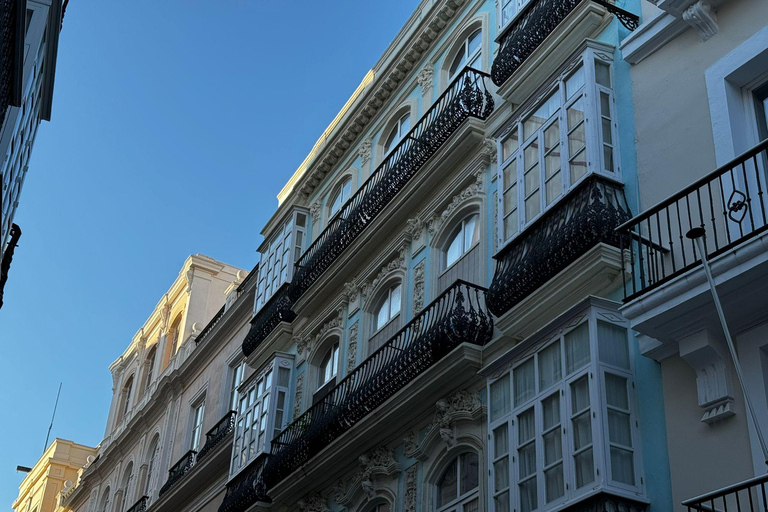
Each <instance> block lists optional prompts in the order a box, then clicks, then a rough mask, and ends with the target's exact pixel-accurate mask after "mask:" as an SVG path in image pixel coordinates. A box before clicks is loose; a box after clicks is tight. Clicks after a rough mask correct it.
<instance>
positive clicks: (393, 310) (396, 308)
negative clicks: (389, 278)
mask: <svg viewBox="0 0 768 512" xmlns="http://www.w3.org/2000/svg"><path fill="white" fill-rule="evenodd" d="M390 304H391V305H390V315H389V318H393V317H394V316H395V315H396V314H398V313H399V312H400V285H397V286H395V287H394V288H392V299H391V300H390Z"/></svg>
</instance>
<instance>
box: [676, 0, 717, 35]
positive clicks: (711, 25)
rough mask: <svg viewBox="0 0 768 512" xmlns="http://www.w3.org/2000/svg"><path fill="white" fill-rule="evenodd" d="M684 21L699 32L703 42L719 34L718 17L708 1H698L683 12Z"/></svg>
mask: <svg viewBox="0 0 768 512" xmlns="http://www.w3.org/2000/svg"><path fill="white" fill-rule="evenodd" d="M683 20H685V22H686V23H688V24H689V25H690V26H692V27H693V28H695V29H696V30H698V32H699V35H700V36H701V40H702V41H706V40H707V39H709V38H710V37H712V36H713V35H715V34H717V15H716V14H715V10H714V9H713V8H712V4H710V2H709V1H708V0H698V2H696V3H695V4H693V5H691V6H690V7H688V8H687V9H686V10H685V11H684V12H683Z"/></svg>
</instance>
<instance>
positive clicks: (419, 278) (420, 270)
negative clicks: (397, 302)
mask: <svg viewBox="0 0 768 512" xmlns="http://www.w3.org/2000/svg"><path fill="white" fill-rule="evenodd" d="M425 268H426V260H421V261H420V262H419V263H418V264H417V265H416V266H415V267H413V314H414V315H415V314H417V313H419V312H420V311H421V310H422V309H424V288H425V286H424V270H425Z"/></svg>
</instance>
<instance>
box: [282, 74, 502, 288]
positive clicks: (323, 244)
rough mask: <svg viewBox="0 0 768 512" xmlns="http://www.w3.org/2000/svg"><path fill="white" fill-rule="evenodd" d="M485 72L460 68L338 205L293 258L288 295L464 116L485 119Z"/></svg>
mask: <svg viewBox="0 0 768 512" xmlns="http://www.w3.org/2000/svg"><path fill="white" fill-rule="evenodd" d="M487 76H488V75H487V74H485V73H483V72H481V71H477V70H475V69H472V68H469V67H467V68H465V69H464V70H463V71H462V72H461V73H460V74H459V76H457V77H456V79H455V80H454V81H453V82H451V84H450V85H449V86H448V89H447V90H446V91H445V92H444V93H443V94H442V95H441V96H440V98H439V99H438V100H437V101H436V102H435V104H434V105H432V107H431V108H430V109H429V110H428V111H427V112H426V113H425V114H424V116H423V117H422V118H421V119H420V120H419V122H418V123H416V125H415V126H414V127H413V129H412V130H411V131H410V132H408V134H407V135H406V136H405V137H403V140H402V141H400V143H399V144H398V145H397V146H396V147H395V148H394V149H393V150H392V152H391V153H390V154H389V155H388V156H387V157H386V158H385V159H384V161H383V162H382V163H381V165H379V166H378V167H377V168H376V170H375V171H374V172H373V174H371V176H370V177H369V178H368V179H367V180H366V181H365V183H363V185H362V186H361V187H360V188H359V189H358V190H357V192H355V194H354V195H353V196H352V197H351V198H350V199H349V200H348V201H347V202H346V203H345V204H344V206H342V207H341V210H340V212H339V213H338V214H337V215H336V217H335V218H334V219H333V220H332V221H331V222H330V223H329V224H328V226H327V227H326V228H325V229H324V230H323V232H322V233H321V234H320V236H319V237H318V238H317V239H316V240H315V241H314V242H313V243H312V245H311V246H310V247H309V248H308V249H307V251H306V252H305V253H304V254H303V255H302V256H301V258H300V259H299V261H297V262H296V271H295V273H294V277H293V282H292V286H291V297H292V299H293V300H296V299H298V298H299V297H300V296H301V295H302V294H303V293H304V292H305V291H306V290H307V289H308V288H309V287H310V286H312V283H314V282H315V281H316V280H317V279H318V278H319V277H320V276H321V275H322V274H323V272H325V271H326V270H327V269H328V267H330V266H331V264H332V263H333V262H334V261H335V260H336V258H338V257H339V255H340V254H341V253H342V252H343V251H344V250H345V249H346V248H347V247H349V246H350V245H351V244H352V242H353V241H354V240H355V239H356V238H357V237H358V235H360V233H362V232H363V230H364V229H365V228H366V226H368V225H369V224H370V223H371V222H373V220H374V219H375V218H376V216H377V215H378V214H379V213H381V211H382V210H384V208H385V207H386V206H387V205H388V204H389V202H390V201H391V200H392V199H393V198H394V197H395V196H396V195H397V193H398V192H400V190H402V188H403V187H404V186H405V185H406V183H407V182H408V180H410V179H411V177H413V176H414V175H415V174H416V172H417V171H418V170H419V169H420V168H421V167H422V166H423V165H424V164H425V163H426V161H427V160H429V158H430V157H431V156H432V155H434V154H435V152H437V150H438V149H439V148H440V147H441V146H442V145H443V143H445V141H446V140H448V138H449V137H450V136H451V135H452V134H453V133H454V132H455V131H456V130H457V129H458V128H459V126H460V125H461V124H462V123H463V122H464V121H465V120H466V119H468V118H469V117H476V118H479V119H485V118H487V117H488V116H489V115H490V113H491V112H492V111H493V98H492V96H491V94H490V93H489V92H488V91H487V89H486V87H485V77H487Z"/></svg>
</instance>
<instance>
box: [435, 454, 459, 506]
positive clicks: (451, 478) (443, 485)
mask: <svg viewBox="0 0 768 512" xmlns="http://www.w3.org/2000/svg"><path fill="white" fill-rule="evenodd" d="M457 463H458V459H454V460H453V462H451V464H450V465H449V466H448V468H446V470H445V473H444V474H443V477H442V478H441V479H440V481H439V482H438V484H437V506H438V507H440V506H442V505H444V504H445V503H449V502H451V501H453V500H455V499H456V498H457V495H456V491H457V486H456V483H457V482H456V476H457V472H458V467H457Z"/></svg>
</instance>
